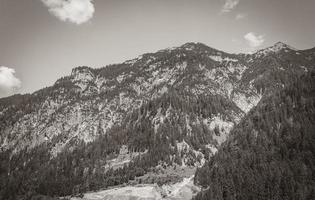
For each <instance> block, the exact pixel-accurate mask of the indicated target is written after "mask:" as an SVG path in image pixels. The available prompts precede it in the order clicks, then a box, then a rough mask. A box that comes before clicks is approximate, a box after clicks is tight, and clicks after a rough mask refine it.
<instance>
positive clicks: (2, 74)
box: [0, 66, 21, 95]
mask: <svg viewBox="0 0 315 200" xmlns="http://www.w3.org/2000/svg"><path fill="white" fill-rule="evenodd" d="M14 73H15V70H14V69H12V68H9V67H5V66H0V95H1V93H4V94H10V93H12V92H14V91H15V90H16V89H19V88H20V87H21V81H20V80H19V79H18V78H16V77H15V75H14Z"/></svg>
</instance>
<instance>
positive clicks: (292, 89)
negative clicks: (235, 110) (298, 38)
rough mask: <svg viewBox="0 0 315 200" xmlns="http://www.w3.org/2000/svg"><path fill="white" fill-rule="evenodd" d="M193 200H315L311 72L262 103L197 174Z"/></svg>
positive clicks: (314, 76)
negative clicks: (199, 189)
mask: <svg viewBox="0 0 315 200" xmlns="http://www.w3.org/2000/svg"><path fill="white" fill-rule="evenodd" d="M195 182H196V183H198V184H200V185H202V186H203V187H204V188H205V190H204V191H203V192H201V193H200V194H198V196H197V197H196V199H198V200H200V199H212V200H223V199H224V200H226V199H240V200H244V199H309V200H310V199H314V198H315V72H314V71H312V72H309V73H308V74H307V75H303V76H302V77H296V80H294V81H293V82H292V83H291V84H290V85H288V86H286V87H285V88H284V89H282V90H280V91H278V92H275V93H274V94H273V95H270V96H269V97H268V98H265V99H263V100H262V101H261V102H260V103H259V104H258V105H257V107H256V108H254V109H253V110H251V111H250V112H249V114H248V115H247V116H246V117H245V118H244V119H243V120H242V122H241V123H240V124H239V125H238V126H237V127H235V129H234V130H232V132H231V135H230V138H229V139H228V141H227V142H226V143H225V144H223V145H222V147H221V148H220V149H219V151H218V153H217V154H216V155H215V156H214V157H213V158H212V159H211V160H210V161H209V162H208V163H206V164H205V166H204V167H202V168H201V169H198V170H197V172H196V177H195Z"/></svg>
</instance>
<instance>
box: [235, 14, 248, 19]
mask: <svg viewBox="0 0 315 200" xmlns="http://www.w3.org/2000/svg"><path fill="white" fill-rule="evenodd" d="M245 17H247V14H244V13H239V14H237V15H236V16H235V19H236V20H241V19H244V18H245Z"/></svg>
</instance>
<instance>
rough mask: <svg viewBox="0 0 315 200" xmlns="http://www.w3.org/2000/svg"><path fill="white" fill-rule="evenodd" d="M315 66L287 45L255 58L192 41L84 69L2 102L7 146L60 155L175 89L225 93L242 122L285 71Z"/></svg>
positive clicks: (305, 53)
mask: <svg viewBox="0 0 315 200" xmlns="http://www.w3.org/2000/svg"><path fill="white" fill-rule="evenodd" d="M313 65H314V52H313V51H311V50H307V51H298V50H295V49H293V48H291V47H289V46H288V45H285V44H283V43H277V44H275V45H274V46H272V47H270V48H267V49H264V50H260V51H258V52H256V53H254V54H247V55H244V54H228V53H225V52H222V51H219V50H216V49H213V48H210V47H207V46H205V45H203V44H200V43H197V44H195V43H187V44H185V45H183V46H181V47H178V48H173V49H166V50H161V51H158V52H156V53H149V54H144V55H142V56H140V57H138V58H136V59H134V60H130V61H126V62H125V63H122V64H118V65H111V66H107V67H104V68H101V69H93V68H89V67H78V68H75V69H73V70H72V73H71V75H70V76H68V77H64V78H62V79H60V80H58V81H57V82H56V83H55V85H54V86H52V87H49V88H45V89H42V90H40V91H37V92H35V93H33V94H32V95H28V97H27V100H28V101H27V103H26V102H18V103H14V101H13V103H8V102H9V101H12V99H13V98H14V97H9V98H6V99H2V100H1V101H2V102H4V103H3V105H4V106H1V119H4V120H2V124H1V127H0V129H1V133H2V134H1V138H0V144H1V149H2V150H6V149H13V150H14V152H18V151H20V150H22V149H24V148H32V147H34V146H37V145H39V144H41V143H43V142H45V141H50V142H52V143H53V146H52V150H51V151H52V153H53V154H55V153H57V152H60V151H61V150H62V148H63V146H64V145H66V144H68V143H70V142H71V141H75V140H84V141H86V142H89V141H92V140H93V139H94V138H95V137H96V136H97V135H99V134H105V133H106V131H107V130H108V129H109V128H111V127H112V126H113V125H114V124H119V123H121V122H122V120H123V118H124V116H125V115H126V114H127V113H128V112H130V111H132V110H134V109H136V108H139V106H140V105H141V103H142V102H145V101H148V100H150V99H153V98H158V97H160V96H161V95H163V94H164V93H167V92H168V91H169V90H170V88H175V89H178V90H182V91H189V92H191V94H193V95H196V96H197V95H200V94H203V95H205V94H211V95H220V96H222V97H224V98H226V99H229V100H230V101H231V102H234V103H235V104H236V105H237V106H238V107H239V108H240V109H241V110H242V112H243V114H242V113H241V112H239V113H238V114H237V115H238V117H236V118H239V119H240V118H241V117H242V116H243V115H244V113H247V112H248V111H249V110H250V109H251V108H252V107H254V106H255V105H256V104H257V103H258V102H259V100H260V99H261V98H262V96H263V95H264V94H266V93H268V90H272V89H273V88H277V87H282V85H283V84H284V82H285V81H286V80H285V79H286V78H285V77H284V78H281V79H280V78H279V74H281V73H284V74H286V75H287V76H290V75H292V73H303V72H306V71H307V70H308V69H310V68H312V67H313ZM5 103H6V104H5ZM13 110H14V112H16V113H14V114H13V113H12V111H13ZM12 115H13V118H14V119H13V120H11V118H12ZM236 118H235V117H234V120H232V121H230V122H229V123H237V122H238V121H239V119H236ZM208 120H210V119H208Z"/></svg>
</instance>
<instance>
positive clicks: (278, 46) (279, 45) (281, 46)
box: [269, 42, 296, 51]
mask: <svg viewBox="0 0 315 200" xmlns="http://www.w3.org/2000/svg"><path fill="white" fill-rule="evenodd" d="M269 48H272V49H274V50H275V51H279V50H282V49H291V50H294V51H295V50H296V49H295V48H293V47H291V46H290V45H287V44H285V43H283V42H277V43H275V44H274V45H273V46H271V47H269Z"/></svg>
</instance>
